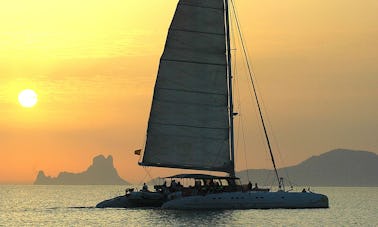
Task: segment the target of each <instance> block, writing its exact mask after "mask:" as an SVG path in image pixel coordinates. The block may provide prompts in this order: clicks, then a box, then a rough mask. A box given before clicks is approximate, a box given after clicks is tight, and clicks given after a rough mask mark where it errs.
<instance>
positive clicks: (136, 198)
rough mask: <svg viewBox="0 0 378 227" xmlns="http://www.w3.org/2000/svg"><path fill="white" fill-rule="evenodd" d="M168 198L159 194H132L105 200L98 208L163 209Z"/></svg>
mask: <svg viewBox="0 0 378 227" xmlns="http://www.w3.org/2000/svg"><path fill="white" fill-rule="evenodd" d="M166 201H167V199H166V196H165V195H164V194H162V193H159V192H131V193H130V194H127V195H123V196H118V197H115V198H112V199H108V200H104V201H102V202H100V203H98V204H97V205H96V208H135V207H161V205H162V204H163V203H164V202H166Z"/></svg>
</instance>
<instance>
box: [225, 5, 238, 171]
mask: <svg viewBox="0 0 378 227" xmlns="http://www.w3.org/2000/svg"><path fill="white" fill-rule="evenodd" d="M224 10H225V30H226V53H227V76H228V98H229V101H228V102H229V121H230V153H231V169H230V172H229V174H230V177H235V150H234V147H235V146H234V106H233V99H232V74H231V72H232V70H231V44H230V43H231V42H230V18H229V8H228V0H225V1H224Z"/></svg>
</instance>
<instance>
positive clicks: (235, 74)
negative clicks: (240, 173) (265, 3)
mask: <svg viewBox="0 0 378 227" xmlns="http://www.w3.org/2000/svg"><path fill="white" fill-rule="evenodd" d="M233 28H234V23H232V24H231V29H232V31H231V34H232V40H233V45H234V47H236V43H235V40H236V38H235V33H234V29H233ZM234 51H235V54H234V56H233V61H234V66H235V67H233V69H234V74H233V75H234V77H235V84H234V86H235V87H236V100H237V102H236V104H237V108H238V109H239V111H238V112H239V118H238V126H239V127H238V129H239V133H240V134H241V135H242V142H243V148H242V150H243V154H244V161H245V168H246V173H247V179H248V181H249V180H250V176H249V169H248V159H247V149H246V147H247V146H246V142H245V141H246V140H245V126H244V124H243V122H244V121H243V119H244V118H243V116H242V115H241V114H240V113H243V111H242V104H241V95H240V86H239V84H240V81H239V80H240V77H239V76H238V71H237V68H238V67H237V61H236V57H237V55H236V48H235V49H234ZM234 90H235V89H234ZM239 138H240V136H239V137H238V141H239ZM237 146H239V143H238V144H237Z"/></svg>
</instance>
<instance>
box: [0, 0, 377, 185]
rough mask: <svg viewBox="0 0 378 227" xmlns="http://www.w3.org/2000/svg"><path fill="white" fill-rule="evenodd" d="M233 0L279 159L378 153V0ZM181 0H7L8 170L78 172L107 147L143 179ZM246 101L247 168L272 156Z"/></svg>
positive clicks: (2, 14)
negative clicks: (31, 98) (22, 99)
mask: <svg viewBox="0 0 378 227" xmlns="http://www.w3.org/2000/svg"><path fill="white" fill-rule="evenodd" d="M235 3H236V9H237V11H238V16H239V19H240V23H241V26H242V31H243V38H244V41H245V43H246V45H247V47H248V56H249V59H250V60H251V62H252V65H253V71H254V73H255V76H256V80H257V83H258V88H259V89H258V91H259V94H260V95H261V97H262V100H263V104H264V113H265V114H266V116H267V119H268V122H269V131H270V132H271V133H272V138H273V141H274V143H273V148H274V151H275V152H276V155H277V157H278V165H279V166H281V167H283V166H289V165H294V164H298V163H300V162H301V161H303V160H305V159H307V158H309V157H311V156H314V155H320V154H322V153H325V152H327V151H329V150H332V149H335V148H348V149H356V150H368V151H372V152H375V153H377V152H378V139H377V137H378V120H377V116H378V105H377V103H378V64H377V63H378V14H377V13H376V12H378V2H377V1H375V0H364V1H352V0H343V1H341V0H333V1H315V0H308V1H301V0H288V1H283V2H277V1H272V0H267V1H256V0H235ZM176 4H177V0H164V1H163V0H155V1H145V0H140V1H131V0H107V1H100V0H81V1H77V0H66V1H58V0H49V1H47V0H34V1H28V0H2V1H0V156H1V160H0V183H7V184H14V183H16V184H29V183H32V182H33V181H34V179H35V177H36V175H37V173H38V171H39V170H44V171H45V173H46V174H47V175H49V176H56V175H57V174H58V173H59V172H62V171H69V172H81V171H84V170H85V169H86V168H87V167H88V166H89V165H90V164H91V162H92V158H93V157H94V156H96V155H99V154H103V155H105V156H107V155H112V156H113V158H114V164H115V167H116V168H117V170H118V172H119V174H120V176H121V177H123V178H124V179H126V180H128V181H131V182H135V183H139V182H141V181H143V180H145V178H146V171H145V170H144V169H143V168H142V167H139V166H138V165H137V162H138V159H139V157H138V156H135V155H134V153H133V151H134V150H136V149H139V148H142V147H143V145H144V142H145V135H146V126H147V121H148V115H149V110H150V106H151V100H152V93H153V87H154V82H155V79H156V74H157V69H158V63H159V58H160V56H161V54H162V51H163V48H164V43H165V38H166V35H167V29H168V27H169V24H170V20H171V19H172V16H173V13H174V10H175V7H176ZM146 5H148V7H147V6H146ZM237 58H239V57H237ZM242 72H243V69H242V68H241V69H240V70H239V73H242ZM236 77H237V76H236ZM235 80H238V81H236V83H239V84H247V82H246V81H244V82H243V79H242V78H241V76H240V79H235ZM26 88H29V89H33V90H34V91H36V92H37V94H38V103H37V105H36V106H34V107H32V108H24V107H22V106H21V105H20V104H19V103H18V100H17V97H18V94H19V93H20V92H21V91H22V90H23V89H26ZM237 97H239V96H237ZM240 97H241V98H240V100H242V101H240V102H241V103H242V104H244V103H245V104H249V101H248V100H247V99H246V98H243V97H244V96H243V95H242V94H241V95H240ZM248 106H249V105H248ZM250 106H253V103H252V102H251V105H250ZM236 109H237V111H239V112H240V116H239V117H238V118H237V119H235V122H236V125H237V134H238V135H239V134H240V129H241V128H242V127H241V126H240V124H241V123H240V120H244V123H243V125H246V129H245V133H246V136H247V137H249V139H246V140H245V141H246V142H243V141H241V140H240V139H237V141H236V143H237V145H236V148H237V151H239V150H240V151H242V150H243V152H238V154H237V156H236V165H237V170H242V169H246V168H270V166H271V164H270V162H269V159H270V158H269V156H268V155H267V153H266V148H264V143H263V139H262V138H263V136H262V132H261V126H260V125H259V123H258V122H257V118H256V109H255V107H246V108H243V109H241V108H239V106H237V107H236ZM244 110H245V111H244ZM243 111H244V112H243ZM247 126H251V127H247ZM243 127H244V126H243ZM252 128H254V129H252ZM241 137H242V136H239V137H238V138H241ZM246 160H248V161H246ZM148 171H149V174H150V175H152V177H157V176H164V175H165V174H169V173H171V172H172V170H167V169H156V168H152V169H149V170H148Z"/></svg>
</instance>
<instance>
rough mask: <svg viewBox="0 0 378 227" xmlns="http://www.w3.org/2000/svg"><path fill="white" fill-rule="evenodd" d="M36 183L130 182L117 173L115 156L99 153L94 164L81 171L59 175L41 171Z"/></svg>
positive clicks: (112, 183) (100, 183) (98, 183)
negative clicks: (114, 161)
mask: <svg viewBox="0 0 378 227" xmlns="http://www.w3.org/2000/svg"><path fill="white" fill-rule="evenodd" d="M34 184H43V185H54V184H59V185H63V184H67V185H86V184H92V185H94V184H96V185H103V184H108V185H120V184H129V183H128V182H127V181H125V180H123V179H122V178H121V177H120V176H119V175H118V173H117V170H116V169H115V168H114V165H113V157H112V156H110V155H109V156H108V157H107V158H105V157H104V156H103V155H99V156H96V157H94V158H93V162H92V165H91V166H89V167H88V169H87V170H86V171H84V172H81V173H69V172H61V173H59V175H58V176H57V177H50V176H46V175H45V173H44V172H43V171H39V173H38V175H37V178H36V180H35V181H34Z"/></svg>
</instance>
